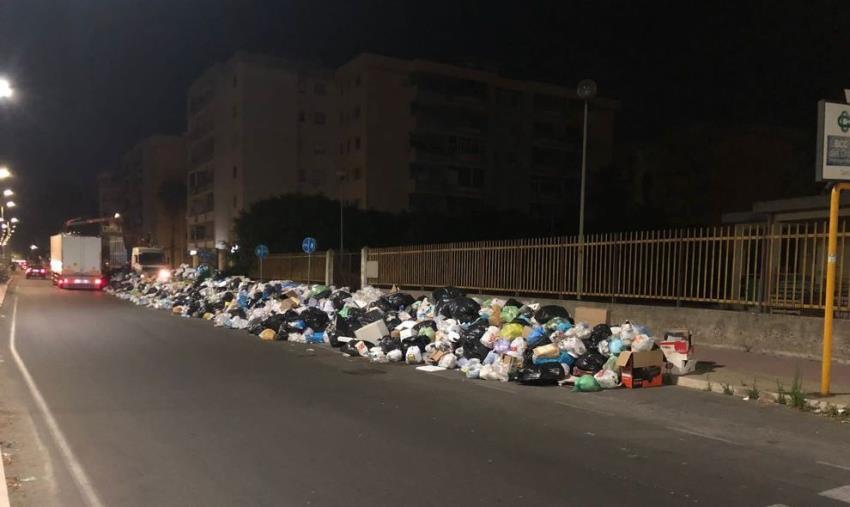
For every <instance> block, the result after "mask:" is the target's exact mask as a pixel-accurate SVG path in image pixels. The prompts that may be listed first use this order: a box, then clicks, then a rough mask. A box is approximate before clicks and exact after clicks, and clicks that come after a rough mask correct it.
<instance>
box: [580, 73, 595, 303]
mask: <svg viewBox="0 0 850 507" xmlns="http://www.w3.org/2000/svg"><path fill="white" fill-rule="evenodd" d="M576 94H578V96H579V98H580V99H582V100H584V127H583V129H582V130H583V132H582V141H581V194H580V195H579V212H578V274H577V276H576V298H578V299H581V293H582V290H583V289H584V287H583V285H584V194H585V186H586V179H587V109H588V102H589V101H590V100H591V99H593V97H595V96H596V82H595V81H593V80H592V79H583V80H582V81H581V82H579V84H578V87H577V88H576Z"/></svg>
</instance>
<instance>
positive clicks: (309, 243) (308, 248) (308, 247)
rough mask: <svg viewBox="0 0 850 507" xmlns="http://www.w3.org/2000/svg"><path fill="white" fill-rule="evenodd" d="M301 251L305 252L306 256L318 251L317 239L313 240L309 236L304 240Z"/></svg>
mask: <svg viewBox="0 0 850 507" xmlns="http://www.w3.org/2000/svg"><path fill="white" fill-rule="evenodd" d="M301 250H304V253H305V254H311V253H313V252H315V251H316V238H311V237H309V236H307V237H306V238H304V241H302V242H301Z"/></svg>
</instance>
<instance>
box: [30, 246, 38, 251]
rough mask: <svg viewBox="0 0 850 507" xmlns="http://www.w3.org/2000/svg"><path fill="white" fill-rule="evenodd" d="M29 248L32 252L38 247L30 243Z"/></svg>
mask: <svg viewBox="0 0 850 507" xmlns="http://www.w3.org/2000/svg"><path fill="white" fill-rule="evenodd" d="M30 250H32V251H33V252H34V251H36V250H38V247H37V246H36V245H30Z"/></svg>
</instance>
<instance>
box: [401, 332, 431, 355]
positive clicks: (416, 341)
mask: <svg viewBox="0 0 850 507" xmlns="http://www.w3.org/2000/svg"><path fill="white" fill-rule="evenodd" d="M429 343H431V339H430V338H428V337H427V336H424V335H415V336H411V337H410V338H405V339H404V340H401V348H402V350H407V348H408V347H414V346H416V347H419V350H421V351H422V352H425V347H426V346H427V345H428V344H429Z"/></svg>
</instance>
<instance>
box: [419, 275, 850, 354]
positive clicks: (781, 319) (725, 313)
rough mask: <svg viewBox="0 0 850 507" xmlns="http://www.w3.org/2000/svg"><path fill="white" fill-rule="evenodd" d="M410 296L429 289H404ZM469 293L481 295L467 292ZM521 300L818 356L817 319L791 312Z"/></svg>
mask: <svg viewBox="0 0 850 507" xmlns="http://www.w3.org/2000/svg"><path fill="white" fill-rule="evenodd" d="M407 292H410V293H411V294H414V295H416V296H419V295H422V294H428V295H430V292H427V291H425V292H423V291H407ZM470 296H473V297H475V298H482V297H483V298H487V297H499V298H502V299H507V298H508V296H504V295H499V296H487V295H478V294H470ZM516 299H518V300H519V301H523V302H538V303H540V304H556V305H562V306H564V307H565V308H567V310H568V311H569V312H570V315H575V309H576V307H577V306H584V307H592V308H607V309H608V322H609V323H610V324H619V323H622V322H623V321H625V320H630V321H632V322H637V323H640V324H643V325H645V326H647V327H649V329H650V331H652V333H653V334H654V335H656V336H658V335H661V334H663V333H664V331H666V330H668V329H675V328H688V329H690V330H691V333H692V335H693V340H694V345H695V346H697V347H698V346H699V345H701V344H702V345H715V346H720V347H727V348H732V349H738V350H747V351H751V352H761V353H770V354H778V355H785V356H793V357H805V358H808V359H820V357H821V346H822V340H823V319H822V318H817V317H802V316H797V315H779V314H769V313H750V312H743V311H730V310H711V309H705V308H676V307H666V306H652V305H623V304H605V303H596V302H589V301H565V300H560V299H542V298H523V297H519V298H516ZM832 357H833V359H834V360H835V361H837V362H841V363H846V364H850V321H848V320H839V319H836V320H835V321H834V331H833V348H832Z"/></svg>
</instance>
